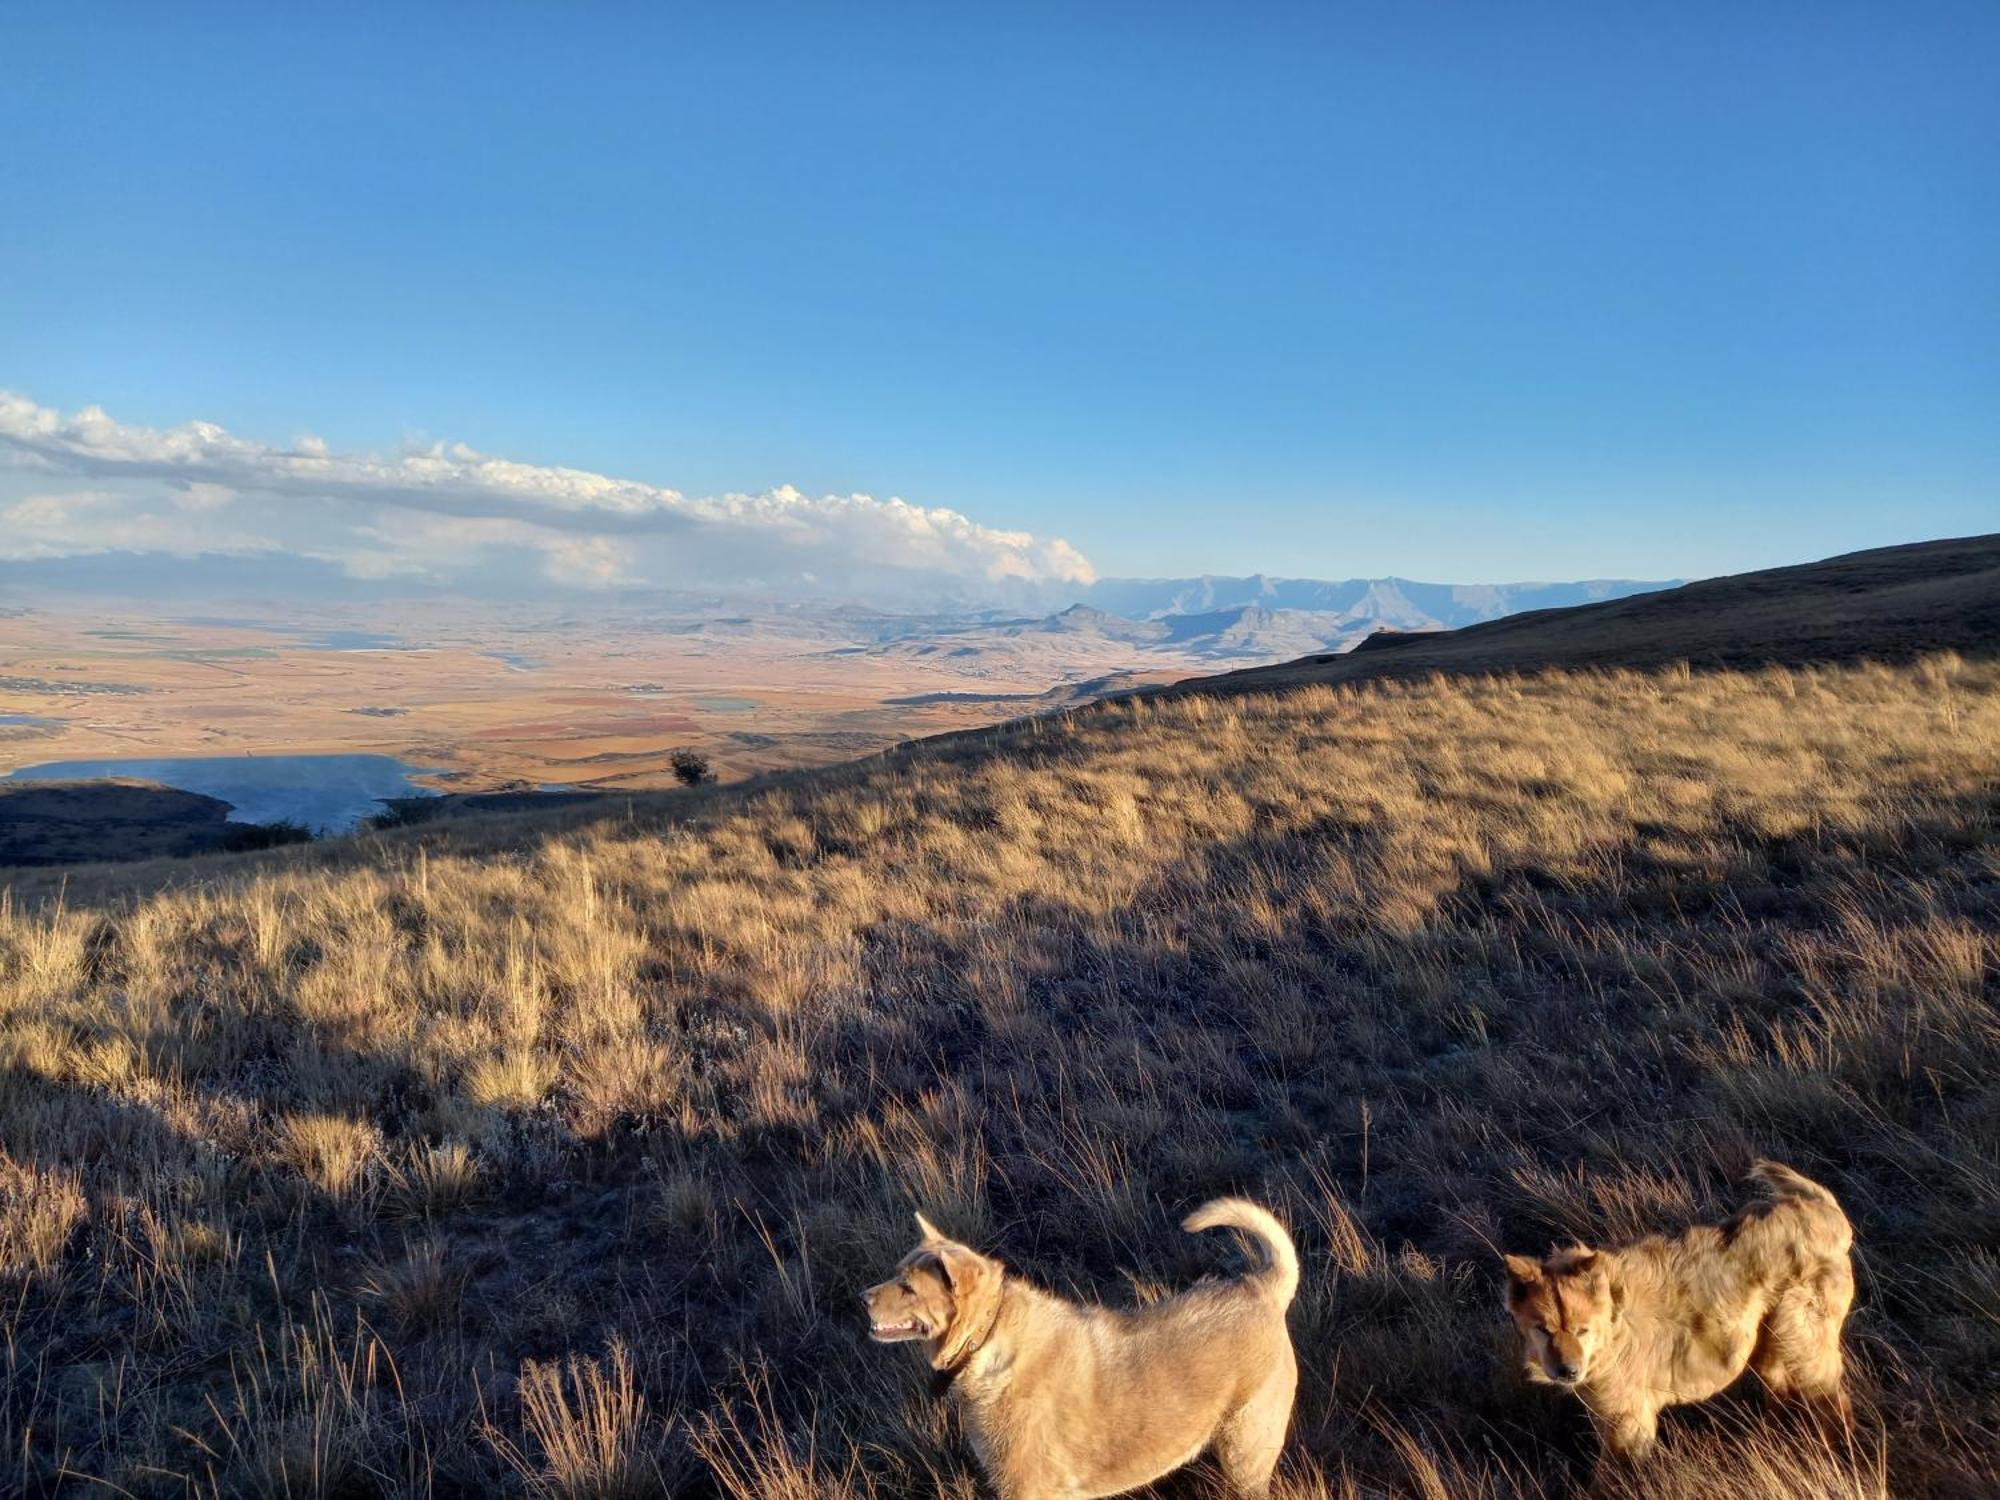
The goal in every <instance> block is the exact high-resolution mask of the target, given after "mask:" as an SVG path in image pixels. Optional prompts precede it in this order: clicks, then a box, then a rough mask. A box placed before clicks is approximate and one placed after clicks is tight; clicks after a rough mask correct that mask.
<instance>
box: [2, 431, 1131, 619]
mask: <svg viewBox="0 0 2000 1500" xmlns="http://www.w3.org/2000/svg"><path fill="white" fill-rule="evenodd" d="M0 462H4V463H5V464H6V465H7V466H8V470H9V472H8V473H7V474H5V475H0V559H12V560H28V559H38V558H61V557H75V556H80V555H87V554H91V553H98V552H107V551H157V552H164V553H169V554H173V555H175V556H180V557H194V556H199V555H204V554H214V553H226V554H237V555H244V554H256V553H289V554H293V555H297V556H303V557H309V558H313V559H315V560H319V561H323V562H330V563H333V564H336V565H337V566H339V567H340V568H342V569H343V570H344V571H345V572H347V573H348V574H349V575H350V576H352V577H355V578H362V579H370V580H377V581H380V580H393V579H408V580H411V581H416V582H422V583H426V584H434V585H441V586H446V587H459V588H479V587H481V586H482V585H495V586H505V585H507V584H508V583H509V582H510V581H512V582H515V583H519V582H521V581H524V580H526V579H530V578H532V579H537V580H539V581H540V582H541V583H542V584H544V585H555V586H561V587H574V588H587V589H615V588H639V587H666V588H711V589H722V590H731V589H740V590H761V591H765V592H769V593H776V594H786V593H799V594H817V595H827V594H835V595H847V596H852V597H857V598H864V597H865V598H876V599H880V598H884V597H889V598H935V597H942V596H947V595H956V596H959V597H978V596H986V597H995V598H998V597H1004V596H1006V595H1009V594H1015V593H1019V592H1022V591H1024V590H1032V589H1040V588H1051V587H1062V586H1078V585H1085V584H1088V583H1090V582H1091V581H1092V579H1093V578H1094V577H1095V576H1096V575H1095V573H1094V571H1093V570H1092V568H1091V566H1090V563H1089V562H1088V560H1086V559H1085V558H1084V556H1083V555H1082V554H1081V553H1080V552H1078V551H1077V550H1076V549H1075V548H1074V547H1072V546H1070V545H1069V543H1068V542H1065V541H1063V540H1061V539H1060V538H1055V537H1049V538H1044V537H1037V536H1034V535H1032V534H1030V533H1028V532H1024V531H1004V530H999V529H996V528H994V527H990V526H982V525H981V524H979V523H978V522H977V521H974V520H972V519H971V518H970V517H967V516H964V515H961V514H960V513H959V512H957V511H954V510H947V509H942V508H927V507H924V506H920V505H911V504H909V503H907V502H905V501H903V500H899V499H895V498H890V499H886V500H878V499H876V498H874V497H873V496H870V495H822V496H818V497H813V496H808V495H804V494H801V493H800V492H799V491H797V490H795V489H793V488H791V487H790V486H789V485H786V486H782V487H780V488H778V489H774V490H768V491H765V492H763V493H761V494H741V495H739V494H731V495H723V496H719V497H708V498H699V497H691V496H688V495H683V494H681V493H680V492H679V491H677V490H670V489H662V488H659V487H658V486H655V485H650V484H643V483H640V482H638V481H635V480H629V479H613V478H611V477H609V476H607V475H603V474H595V473H592V472H590V471H588V470H585V469H567V468H550V467H544V466H539V465H534V464H522V463H514V462H511V461H510V460H507V459H504V458H496V457H494V456H492V455H490V454H484V453H477V452H474V451H473V450H472V449H470V448H467V447H466V446H464V445H463V444H457V443H453V444H446V443H438V444H434V445H432V446H429V447H424V448H413V449H406V450H404V451H401V452H397V453H394V454H390V455H380V454H369V453H334V452H331V451H330V450H329V449H328V447H327V445H326V444H325V443H324V442H322V441H320V440H319V439H317V438H312V437H305V438H300V439H299V440H298V441H297V442H295V443H293V444H292V445H291V446H290V447H288V448H277V447H271V446H268V445H266V444H263V443H257V442H252V441H250V440H247V439H244V438H239V437H235V436H233V435H231V434H230V433H229V432H227V431H225V430H224V429H222V428H221V427H218V426H216V425H215V424H214V423H212V422H189V423H186V424H185V425H183V426H180V427H173V428H165V429H161V428H151V427H138V426H132V425H129V424H126V423H121V422H118V421H115V420H113V419H112V418H111V417H110V416H108V415H107V414H106V413H105V412H104V411H103V410H101V409H100V408H98V407H95V406H90V407H85V408H84V409H83V410H81V411H78V412H75V413H73V414H71V415H67V416H65V415H64V414H63V413H61V412H59V411H56V410H53V409H51V408H49V407H46V406H41V405H38V404H37V403H35V402H34V401H31V400H29V399H28V398H27V397H25V396H21V395H16V394H13V393H10V392H5V391H0Z"/></svg>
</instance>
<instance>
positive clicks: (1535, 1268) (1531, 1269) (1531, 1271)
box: [1502, 1255, 1542, 1302]
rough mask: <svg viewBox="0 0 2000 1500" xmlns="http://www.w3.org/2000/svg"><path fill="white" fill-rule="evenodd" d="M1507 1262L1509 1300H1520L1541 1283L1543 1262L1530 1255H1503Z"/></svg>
mask: <svg viewBox="0 0 2000 1500" xmlns="http://www.w3.org/2000/svg"><path fill="white" fill-rule="evenodd" d="M1502 1258H1503V1259H1504V1260H1505V1261H1506V1262H1507V1300H1508V1301H1509V1302H1518V1301H1519V1300H1520V1299H1521V1298H1522V1297H1524V1296H1526V1295H1527V1293H1528V1291H1529V1289H1530V1288H1531V1287H1534V1286H1537V1285H1539V1284H1540V1282H1541V1279H1542V1263H1541V1262H1540V1261H1538V1260H1536V1259H1535V1258H1534V1257H1532V1256H1528V1255H1508V1256H1504V1257H1502Z"/></svg>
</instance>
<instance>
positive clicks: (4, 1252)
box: [0, 1152, 90, 1276]
mask: <svg viewBox="0 0 2000 1500" xmlns="http://www.w3.org/2000/svg"><path fill="white" fill-rule="evenodd" d="M89 1215H90V1203H89V1200H88V1199H87V1198H86V1197H85V1196H84V1191H83V1182H82V1179H81V1178H79V1177H78V1176H77V1175H76V1174H75V1173H74V1172H69V1171H65V1170H63V1169H61V1168H54V1169H51V1168H43V1167H35V1166H28V1165H23V1164H22V1163H20V1162H17V1161H15V1160H13V1159H12V1158H11V1157H9V1156H7V1155H6V1154H5V1153H4V1152H0V1276H32V1275H36V1274H39V1273H43V1272H48V1271H52V1270H54V1269H55V1267H56V1266H57V1264H58V1263H59V1262H60V1261H61V1260H62V1257H63V1252H64V1251H65V1250H67V1249H68V1248H69V1244H70V1241H71V1240H72V1239H73V1238H74V1237H75V1235H76V1232H77V1229H78V1228H79V1227H80V1226H81V1225H82V1224H83V1222H84V1221H85V1220H86V1219H87V1218H88V1217H89Z"/></svg>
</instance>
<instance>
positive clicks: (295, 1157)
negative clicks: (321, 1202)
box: [278, 1114, 382, 1203]
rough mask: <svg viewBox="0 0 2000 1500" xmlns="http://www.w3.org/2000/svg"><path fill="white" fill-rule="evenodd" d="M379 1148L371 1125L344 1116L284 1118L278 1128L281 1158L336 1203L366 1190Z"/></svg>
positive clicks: (378, 1138) (375, 1131) (376, 1131)
mask: <svg viewBox="0 0 2000 1500" xmlns="http://www.w3.org/2000/svg"><path fill="white" fill-rule="evenodd" d="M381 1144H382V1137H381V1133H380V1132H379V1131H378V1130H376V1128H375V1127H374V1126H373V1125H371V1124H369V1123H368V1122H367V1121H366V1120H350V1119H348V1118H346V1117H345V1116H343V1115H320V1114H312V1115H287V1116H286V1117H285V1118H284V1120H282V1121H281V1122H280V1123H279V1126H278V1149H279V1153H280V1155H281V1157H282V1158H283V1159H284V1160H285V1161H286V1162H287V1163H288V1164H289V1165H291V1166H292V1167H293V1168H295V1169H296V1170H297V1171H298V1173H299V1174H300V1175H301V1176H302V1177H304V1178H305V1180H306V1181H307V1182H309V1183H310V1184H311V1185H312V1186H313V1187H315V1188H317V1189H319V1191H320V1192H322V1193H324V1194H326V1195H327V1197H328V1198H330V1199H332V1200H333V1201H334V1202H336V1203H346V1202H349V1201H351V1200H352V1199H353V1198H354V1197H355V1196H356V1195H357V1194H359V1193H360V1192H361V1190H362V1189H363V1188H364V1187H365V1186H367V1183H368V1178H369V1175H370V1170H369V1169H370V1168H371V1167H373V1166H374V1165H375V1162H376V1160H377V1159H378V1157H379V1156H380V1154H381Z"/></svg>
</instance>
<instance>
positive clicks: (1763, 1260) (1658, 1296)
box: [1506, 1161, 1854, 1459]
mask: <svg viewBox="0 0 2000 1500" xmlns="http://www.w3.org/2000/svg"><path fill="white" fill-rule="evenodd" d="M1750 1176H1751V1179H1752V1180H1753V1181H1754V1182H1756V1183H1757V1185H1758V1186H1759V1187H1760V1188H1761V1189H1762V1190H1763V1201H1761V1202H1759V1203H1756V1204H1753V1205H1751V1206H1750V1207H1748V1208H1745V1209H1744V1210H1743V1211H1742V1212H1740V1213H1738V1214H1737V1215H1736V1217H1734V1218H1733V1219H1731V1220H1729V1221H1728V1222H1727V1223H1726V1224H1720V1225H1714V1224H1703V1225H1699V1226H1697V1227H1696V1228H1693V1229H1690V1230H1689V1231H1688V1232H1687V1233H1686V1234H1683V1235H1681V1236H1679V1237H1678V1238H1675V1239H1666V1238H1663V1237H1661V1236H1658V1235H1654V1236H1650V1237H1648V1238H1646V1239H1643V1240H1640V1241H1638V1242H1637V1243H1635V1244H1631V1245H1625V1246H1622V1247H1621V1248H1619V1249H1616V1250H1591V1249H1586V1248H1583V1247H1577V1248H1575V1249H1570V1250H1561V1251H1557V1252H1556V1253H1555V1254H1553V1255H1551V1256H1549V1257H1548V1258H1547V1259H1546V1260H1532V1259H1529V1258H1528V1257H1526V1256H1520V1255H1510V1256H1508V1257H1506V1261H1507V1278H1508V1279H1507V1310H1508V1312H1510V1313H1512V1314H1513V1317H1514V1322H1515V1324H1516V1325H1517V1326H1518V1327H1519V1328H1520V1331H1521V1336H1522V1339H1523V1341H1524V1342H1525V1344H1526V1346H1527V1347H1526V1354H1527V1373H1528V1378H1529V1379H1531V1380H1536V1381H1542V1382H1545V1383H1549V1384H1555V1385H1561V1386H1567V1387H1568V1388H1570V1389H1571V1390H1574V1391H1575V1392H1576V1393H1577V1395H1579V1396H1580V1397H1582V1398H1583V1403H1584V1405H1585V1406H1586V1407H1588V1408H1589V1410H1590V1414H1591V1418H1592V1420H1593V1422H1594V1424H1595V1426H1596V1427H1597V1430H1598V1433H1599V1435H1600V1436H1601V1438H1602V1440H1603V1442H1604V1445H1605V1447H1606V1448H1607V1449H1608V1450H1609V1451H1610V1452H1612V1453H1614V1454H1617V1455H1619V1456H1621V1457H1624V1458H1633V1459H1637V1458H1643V1457H1645V1455H1646V1454H1647V1453H1649V1452H1651V1450H1652V1448H1653V1444H1654V1440H1655V1437H1656V1434H1657V1432H1658V1428H1659V1414H1660V1410H1661V1408H1662V1407H1667V1406H1678V1405H1681V1404H1683V1403H1686V1402H1690V1401H1705V1400H1707V1399H1708V1398H1709V1397H1710V1396H1713V1395H1715V1394H1716V1393H1717V1392H1718V1391H1720V1390H1721V1389H1722V1388H1723V1387H1724V1386H1726V1385H1728V1384H1730V1383H1731V1382H1732V1381H1734V1380H1735V1379H1736V1378H1737V1377H1738V1376H1739V1375H1741V1374H1742V1373H1743V1372H1744V1371H1745V1370H1746V1369H1750V1370H1755V1371H1756V1372H1757V1374H1758V1376H1759V1377H1761V1379H1762V1380H1763V1382H1764V1385H1765V1386H1766V1387H1767V1388H1768V1389H1769V1390H1770V1391H1771V1392H1772V1394H1773V1395H1776V1396H1780V1397H1793V1396H1796V1397H1801V1398H1805V1399H1808V1400H1812V1401H1815V1402H1820V1403H1824V1405H1825V1406H1826V1407H1827V1408H1828V1409H1830V1410H1831V1411H1833V1412H1834V1413H1836V1414H1837V1415H1838V1416H1839V1417H1840V1419H1841V1420H1842V1421H1843V1422H1845V1421H1846V1420H1847V1419H1848V1414H1849V1409H1848V1402H1847V1394H1846V1391H1845V1389H1844V1387H1843V1385H1842V1365H1841V1353H1840V1330H1841V1324H1842V1323H1843V1322H1844V1321H1845V1320H1846V1318H1847V1309H1848V1306H1849V1304H1851V1303H1852V1302H1853V1300H1854V1268H1853V1265H1852V1263H1851V1260H1850V1255H1849V1252H1850V1251H1851V1250H1852V1248H1853V1245H1854V1230H1853V1227H1852V1226H1851V1225H1849V1223H1848V1222H1847V1215H1846V1214H1845V1213H1843V1212H1841V1208H1840V1204H1839V1203H1838V1202H1836V1201H1835V1199H1834V1196H1833V1194H1832V1193H1830V1192H1828V1191H1827V1190H1826V1189H1825V1188H1823V1187H1821V1186H1820V1185H1819V1184H1818V1183H1816V1182H1814V1181H1812V1180H1811V1179H1809V1178H1806V1177H1803V1176H1801V1175H1800V1174H1799V1173H1797V1172H1794V1171H1793V1170H1792V1169H1791V1168H1790V1167H1786V1166H1781V1165H1779V1164H1778V1163H1777V1162H1771V1161H1761V1162H1758V1163H1757V1164H1756V1166H1754V1167H1753V1168H1751V1171H1750Z"/></svg>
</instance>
